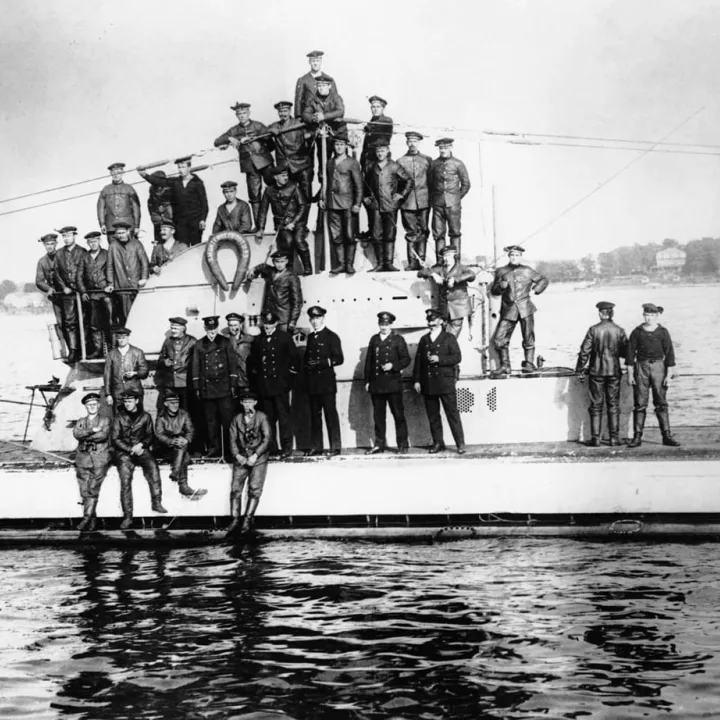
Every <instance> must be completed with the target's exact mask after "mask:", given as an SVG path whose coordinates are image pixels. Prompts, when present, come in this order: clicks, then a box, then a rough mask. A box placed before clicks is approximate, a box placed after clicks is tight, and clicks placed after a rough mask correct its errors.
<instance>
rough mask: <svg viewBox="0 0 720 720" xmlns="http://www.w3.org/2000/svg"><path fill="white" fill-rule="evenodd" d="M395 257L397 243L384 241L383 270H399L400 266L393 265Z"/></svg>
mask: <svg viewBox="0 0 720 720" xmlns="http://www.w3.org/2000/svg"><path fill="white" fill-rule="evenodd" d="M394 259H395V243H394V242H389V243H388V242H386V243H383V270H384V271H385V272H399V270H398V268H396V267H395V266H394V265H393V260H394Z"/></svg>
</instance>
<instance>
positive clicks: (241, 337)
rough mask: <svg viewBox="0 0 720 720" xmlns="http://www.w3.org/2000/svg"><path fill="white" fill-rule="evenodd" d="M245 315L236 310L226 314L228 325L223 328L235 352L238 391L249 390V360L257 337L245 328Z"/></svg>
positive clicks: (223, 332)
mask: <svg viewBox="0 0 720 720" xmlns="http://www.w3.org/2000/svg"><path fill="white" fill-rule="evenodd" d="M244 319H245V318H244V317H243V316H242V315H239V314H238V313H236V312H231V313H228V314H227V315H226V316H225V320H226V322H227V327H226V328H223V330H222V331H221V332H222V334H223V335H224V336H225V337H226V338H227V339H228V340H229V342H230V346H231V347H232V349H233V352H234V353H235V360H236V370H237V376H238V381H237V387H238V391H243V390H249V389H250V380H249V378H248V370H247V361H248V357H249V355H250V348H251V347H252V342H253V340H254V339H255V336H254V335H251V334H250V333H246V332H245V331H244V329H243V321H244Z"/></svg>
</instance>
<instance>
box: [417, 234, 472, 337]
mask: <svg viewBox="0 0 720 720" xmlns="http://www.w3.org/2000/svg"><path fill="white" fill-rule="evenodd" d="M418 277H421V278H428V279H432V280H433V281H434V282H435V285H436V288H437V289H436V293H437V294H436V296H435V297H436V301H437V307H436V308H435V309H436V310H437V311H438V312H439V313H440V315H441V316H442V318H443V320H444V321H445V322H446V323H447V329H448V332H451V333H452V334H453V335H454V336H455V337H458V335H460V332H461V330H462V326H463V319H464V318H466V317H469V316H470V315H471V314H472V302H471V300H470V295H469V293H468V283H471V282H472V281H473V280H474V279H475V273H474V272H473V271H472V270H471V269H470V268H469V267H465V265H462V264H460V262H459V260H458V254H457V250H456V249H455V248H454V247H453V246H452V245H448V246H447V247H445V248H443V249H442V252H441V261H440V262H438V264H437V265H435V266H433V267H431V268H422V269H421V270H420V271H419V272H418Z"/></svg>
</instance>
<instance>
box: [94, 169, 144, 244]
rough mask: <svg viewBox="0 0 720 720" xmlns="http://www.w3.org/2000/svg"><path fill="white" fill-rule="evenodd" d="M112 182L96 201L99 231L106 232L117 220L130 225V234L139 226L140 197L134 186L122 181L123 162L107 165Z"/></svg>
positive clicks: (134, 232)
mask: <svg viewBox="0 0 720 720" xmlns="http://www.w3.org/2000/svg"><path fill="white" fill-rule="evenodd" d="M108 170H109V171H110V177H111V178H112V182H111V183H110V184H109V185H106V186H105V187H104V188H103V189H102V190H101V191H100V195H99V197H98V201H97V220H98V225H99V226H100V231H101V232H102V233H103V235H104V234H106V233H107V232H108V231H109V230H110V229H111V228H112V226H113V225H114V224H115V223H116V222H119V221H122V222H126V223H128V225H129V226H130V232H131V234H133V235H134V234H136V232H137V230H138V228H139V227H140V198H139V197H138V194H137V192H135V188H134V187H133V186H132V185H129V184H128V183H126V182H123V173H124V172H125V163H121V162H117V163H113V164H112V165H109V166H108Z"/></svg>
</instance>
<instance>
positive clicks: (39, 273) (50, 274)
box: [35, 252, 60, 293]
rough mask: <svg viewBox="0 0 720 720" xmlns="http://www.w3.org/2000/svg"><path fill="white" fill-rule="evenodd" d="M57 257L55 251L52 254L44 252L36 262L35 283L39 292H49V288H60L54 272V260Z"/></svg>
mask: <svg viewBox="0 0 720 720" xmlns="http://www.w3.org/2000/svg"><path fill="white" fill-rule="evenodd" d="M56 259H57V252H55V253H53V254H52V255H48V254H47V253H45V255H43V256H42V257H41V258H40V259H39V260H38V263H37V268H36V270H35V285H37V289H38V290H40V292H44V293H49V292H50V291H51V290H52V291H53V292H57V291H58V290H60V284H59V283H58V280H57V277H56V273H55V260H56Z"/></svg>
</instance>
